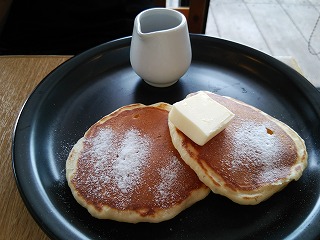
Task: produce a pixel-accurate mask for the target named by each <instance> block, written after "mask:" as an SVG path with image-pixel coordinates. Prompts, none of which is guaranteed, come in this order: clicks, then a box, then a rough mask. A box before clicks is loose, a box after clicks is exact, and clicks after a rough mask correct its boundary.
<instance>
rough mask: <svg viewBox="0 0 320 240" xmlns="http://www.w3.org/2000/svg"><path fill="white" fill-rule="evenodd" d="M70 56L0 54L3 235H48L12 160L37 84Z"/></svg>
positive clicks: (0, 232) (0, 236)
mask: <svg viewBox="0 0 320 240" xmlns="http://www.w3.org/2000/svg"><path fill="white" fill-rule="evenodd" d="M69 58H70V57H68V56H46V57H44V56H32V57H22V56H21V57H19V56H15V57H14V56H9V57H0V86H1V87H0V116H1V117H0V123H1V128H0V137H1V139H0V154H1V158H0V170H1V173H0V198H1V200H0V202H1V203H0V212H1V217H0V226H1V230H0V239H19V240H24V239H37V240H40V239H49V238H48V237H47V236H46V235H45V234H44V232H43V231H42V230H41V229H40V228H39V226H38V225H37V223H36V222H35V221H34V220H33V218H32V217H31V215H30V214H29V212H28V210H27V209H26V207H25V205H24V203H23V201H22V199H21V197H20V195H19V192H18V189H17V186H16V183H15V179H14V175H13V171H12V164H11V142H12V131H13V127H14V123H15V121H16V119H17V117H18V114H19V111H20V109H21V107H22V106H23V103H24V101H25V100H26V99H27V97H28V96H29V95H30V93H31V92H32V90H33V89H34V88H35V87H36V85H37V84H38V83H39V82H40V81H41V80H42V79H43V78H44V77H45V76H46V75H47V74H48V73H50V72H51V71H52V70H53V69H55V68H56V67H57V66H59V65H60V64H61V63H63V62H64V61H66V60H67V59H69Z"/></svg>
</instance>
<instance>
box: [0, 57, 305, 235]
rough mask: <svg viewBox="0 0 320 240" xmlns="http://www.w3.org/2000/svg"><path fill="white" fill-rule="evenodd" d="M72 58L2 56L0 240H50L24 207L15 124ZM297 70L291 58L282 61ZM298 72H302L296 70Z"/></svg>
mask: <svg viewBox="0 0 320 240" xmlns="http://www.w3.org/2000/svg"><path fill="white" fill-rule="evenodd" d="M69 58H70V56H2V57H0V86H1V88H0V98H1V101H0V116H1V118H0V123H1V128H0V137H1V139H0V154H1V161H0V170H1V173H0V197H1V200H0V202H1V203H0V212H1V214H2V216H1V218H0V226H1V230H0V239H19V240H24V239H37V240H40V239H48V237H47V236H46V235H45V234H44V232H43V231H42V230H41V229H40V228H39V227H38V225H37V224H36V222H35V221H34V220H33V218H32V217H31V215H30V214H29V212H28V210H27V209H26V207H25V206H24V203H23V202H22V199H21V197H20V195H19V192H18V189H17V187H16V183H15V179H14V175H13V171H12V165H11V142H12V131H13V128H14V123H15V121H16V119H17V117H18V114H19V111H20V109H21V107H22V106H23V103H24V102H25V100H26V99H27V97H28V96H29V95H30V93H31V92H32V90H33V89H34V88H35V87H36V85H37V84H38V83H39V82H40V81H41V80H42V79H43V78H44V77H45V76H46V75H47V74H48V73H50V72H51V71H52V70H53V69H55V68H56V67H57V66H59V65H60V64H61V63H63V62H64V61H66V60H67V59H69ZM279 59H280V60H282V61H284V62H285V63H287V64H289V65H291V66H292V67H294V68H297V67H298V65H297V64H296V62H295V61H293V59H292V58H288V57H285V58H279ZM297 70H299V69H297Z"/></svg>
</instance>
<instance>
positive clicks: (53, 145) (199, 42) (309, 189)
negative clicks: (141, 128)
mask: <svg viewBox="0 0 320 240" xmlns="http://www.w3.org/2000/svg"><path fill="white" fill-rule="evenodd" d="M130 41H131V38H124V39H119V40H117V41H113V42H109V43H106V44H103V45H100V46H98V47H96V48H93V49H91V50H89V51H86V52H84V53H83V54H80V55H78V56H76V57H74V58H72V59H71V60H69V61H67V62H66V63H64V64H63V65H61V66H60V67H59V68H57V69H56V70H55V71H53V72H52V73H51V74H50V75H48V76H47V77H46V78H45V79H44V80H43V81H42V82H41V83H40V84H39V86H38V87H37V88H36V89H35V91H34V92H33V93H32V95H31V96H30V98H29V99H28V100H27V102H26V104H25V106H24V107H23V109H22V111H21V114H20V116H19V119H18V121H17V125H16V128H15V134H14V140H13V167H14V172H15V176H16V181H17V185H18V188H19V190H20V193H21V196H22V198H23V200H24V202H25V204H26V206H27V208H28V209H29V211H30V213H31V214H32V215H33V217H34V218H35V220H36V221H37V222H38V224H39V225H40V226H41V227H42V229H43V230H44V231H45V232H46V233H47V234H48V235H49V236H50V237H52V238H56V239H136V238H139V239H149V238H152V239H213V238H214V239H261V238H263V239H282V238H285V237H288V238H292V239H295V238H297V239H298V238H299V239H301V238H303V239H315V238H318V237H320V228H319V226H320V162H319V156H320V94H319V92H318V91H317V90H316V88H314V87H313V86H312V85H311V84H310V83H309V82H308V81H307V80H306V79H304V78H303V77H302V76H301V75H299V74H298V73H297V72H295V71H294V70H292V69H291V68H289V67H288V66H286V65H285V64H283V63H281V62H279V61H277V60H276V59H274V58H272V57H270V56H268V55H266V54H263V53H261V52H259V51H256V50H254V49H252V48H248V47H245V46H243V45H240V44H236V43H233V42H229V41H225V40H221V39H215V38H211V37H205V36H199V35H191V43H192V49H193V60H192V64H191V66H190V69H189V70H188V72H187V73H186V74H185V75H184V76H183V77H182V78H181V79H180V80H179V81H178V82H177V83H176V84H175V85H173V86H171V87H168V88H155V87H151V86H149V85H147V84H146V83H144V82H143V81H142V80H141V79H140V78H139V77H138V76H137V75H136V74H135V73H134V71H133V70H132V68H131V65H130V62H129V50H130ZM198 90H208V91H212V92H215V93H218V94H220V95H227V96H230V97H233V98H236V99H239V100H241V101H244V102H246V103H248V104H251V105H253V106H256V107H258V108H260V109H261V110H263V111H265V112H267V113H268V114H270V115H272V116H274V117H276V118H278V119H279V120H281V121H283V122H285V123H286V124H288V125H289V126H290V127H292V128H293V129H294V130H296V131H297V132H298V133H299V134H300V135H301V137H302V138H303V139H304V140H305V142H306V146H307V150H308V153H309V165H308V168H307V169H306V170H305V172H304V174H303V176H302V177H301V179H300V180H299V181H297V182H292V183H290V184H289V185H288V186H287V187H286V188H285V189H284V190H283V191H281V192H279V193H277V194H275V195H274V196H272V197H271V198H270V199H269V200H267V201H265V202H263V203H261V204H259V205H257V206H241V205H238V204H235V203H233V202H231V201H230V200H228V199H227V198H225V197H222V196H218V195H215V194H212V193H211V194H210V195H209V196H208V197H207V198H206V199H204V200H203V201H200V202H198V203H196V204H195V205H193V206H192V207H190V208H189V209H187V210H185V211H183V212H182V213H181V214H179V215H178V216H177V217H175V218H174V219H172V220H169V221H166V222H162V223H158V224H149V223H139V224H127V223H119V222H115V221H110V220H97V219H95V218H93V217H91V216H90V215H89V213H88V212H87V210H86V209H84V208H82V207H81V206H80V205H79V204H78V203H77V202H76V201H75V200H74V198H73V197H72V195H71V192H70V190H69V187H68V185H67V183H66V178H65V161H66V158H67V156H68V153H69V151H70V150H71V148H72V146H73V144H75V143H76V141H77V140H78V139H79V138H80V137H82V136H83V134H84V132H85V131H86V130H87V129H88V128H89V127H90V126H91V125H92V124H93V123H95V122H96V121H97V120H99V119H100V118H101V117H103V116H104V115H107V114H109V113H110V112H112V111H114V110H115V109H117V108H119V107H121V106H123V105H127V104H130V103H136V102H140V103H144V104H152V103H155V102H159V101H164V102H168V103H174V102H176V101H179V100H182V99H183V98H184V97H185V96H186V95H187V94H188V93H190V92H194V91H198Z"/></svg>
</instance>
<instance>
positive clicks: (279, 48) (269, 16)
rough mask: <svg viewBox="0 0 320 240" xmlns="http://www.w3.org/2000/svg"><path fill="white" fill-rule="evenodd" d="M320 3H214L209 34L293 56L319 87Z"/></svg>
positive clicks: (287, 0) (264, 0) (270, 0)
mask: <svg viewBox="0 0 320 240" xmlns="http://www.w3.org/2000/svg"><path fill="white" fill-rule="evenodd" d="M319 16H320V0H211V1H210V6H209V11H208V19H207V25H206V34H207V35H209V36H214V37H219V38H223V39H227V40H231V41H234V42H238V43H241V44H244V45H247V46H250V47H252V48H255V49H258V50H260V51H262V52H265V53H267V54H269V55H272V56H292V57H293V58H294V59H295V60H296V61H297V62H298V64H299V66H300V68H301V70H302V73H303V75H304V76H305V77H306V78H307V79H308V80H309V81H310V82H311V83H312V84H313V85H315V86H316V87H320V22H319V23H318V25H317V26H316V22H317V21H319V20H318V19H319Z"/></svg>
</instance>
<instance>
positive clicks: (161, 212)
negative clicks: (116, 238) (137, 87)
mask: <svg viewBox="0 0 320 240" xmlns="http://www.w3.org/2000/svg"><path fill="white" fill-rule="evenodd" d="M170 108H171V106H170V105H169V104H166V103H158V104H154V105H151V106H145V105H142V104H132V105H128V106H125V107H122V108H120V109H118V110H116V111H115V112H113V113H111V114H109V115H107V116H105V117H104V118H102V119H101V120H99V121H98V122H97V123H95V124H94V125H93V126H92V127H90V128H89V130H88V131H87V132H86V133H85V135H84V137H83V138H81V139H80V140H79V141H78V142H77V143H76V144H75V146H74V147H73V149H72V150H71V152H70V154H69V157H68V159H67V162H66V176H67V180H68V184H69V187H70V188H71V190H72V194H73V196H74V197H75V199H76V200H77V201H78V202H79V203H80V204H81V205H82V206H83V207H85V208H87V209H88V211H89V212H90V213H91V215H92V216H94V217H97V218H100V219H113V220H116V221H123V222H131V223H137V222H161V221H164V220H168V219H170V218H173V217H174V216H176V215H177V214H178V213H180V212H181V211H182V210H184V209H185V208H187V207H189V206H191V205H192V204H193V203H195V202H197V201H199V200H201V199H203V198H204V197H205V196H207V195H208V193H209V192H210V189H209V188H207V187H206V186H205V185H204V184H203V183H202V182H201V181H200V180H199V178H198V177H197V175H196V174H195V172H194V171H193V170H192V169H191V168H190V167H189V166H188V165H187V164H185V163H184V161H183V160H182V159H181V158H180V155H179V153H178V152H177V150H176V149H175V148H174V146H173V145H172V142H171V137H170V133H169V128H168V111H169V110H170Z"/></svg>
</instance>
